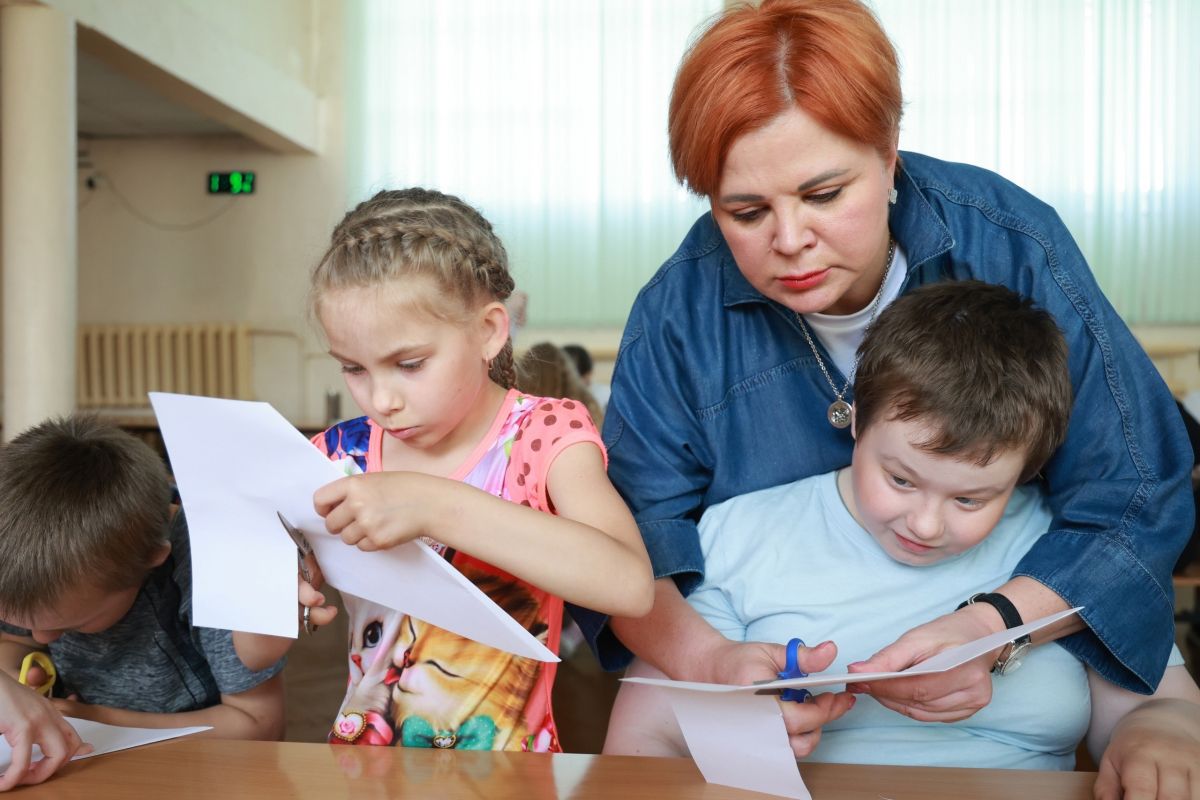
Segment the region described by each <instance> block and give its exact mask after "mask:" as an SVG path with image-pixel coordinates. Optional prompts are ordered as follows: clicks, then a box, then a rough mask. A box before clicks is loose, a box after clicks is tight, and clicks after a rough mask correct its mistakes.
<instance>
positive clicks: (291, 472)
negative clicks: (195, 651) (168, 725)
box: [150, 392, 558, 661]
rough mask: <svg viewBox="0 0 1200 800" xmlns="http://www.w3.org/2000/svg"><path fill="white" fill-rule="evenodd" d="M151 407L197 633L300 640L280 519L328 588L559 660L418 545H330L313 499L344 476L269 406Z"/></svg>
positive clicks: (173, 397)
mask: <svg viewBox="0 0 1200 800" xmlns="http://www.w3.org/2000/svg"><path fill="white" fill-rule="evenodd" d="M150 400H151V403H152V404H153V405H154V411H155V413H156V414H157V416H158V423H159V428H160V429H161V430H162V434H163V441H164V442H165V443H166V446H167V451H168V453H169V454H170V457H171V466H172V468H173V469H174V472H175V479H176V481H177V482H178V484H179V493H180V496H181V497H182V498H183V503H184V509H185V510H186V513H187V519H188V528H189V531H190V534H191V547H192V571H193V575H192V616H193V620H194V622H195V624H197V625H203V626H207V627H214V628H226V629H230V630H241V631H249V632H252V633H267V634H273V635H276V636H290V637H295V636H296V633H297V616H296V548H295V545H294V544H293V543H292V540H291V539H290V538H289V537H288V535H287V533H286V532H285V531H284V528H283V525H282V523H280V521H279V517H278V514H282V515H283V516H284V517H286V518H287V520H288V521H289V522H290V523H291V524H292V525H293V526H294V527H296V528H297V529H299V530H300V531H301V532H303V533H304V534H305V538H307V539H308V542H309V544H311V545H312V547H313V550H314V552H315V553H316V556H317V561H318V562H319V563H320V564H321V570H322V572H324V574H325V579H326V581H328V583H329V584H330V585H331V586H333V587H334V588H337V589H341V590H344V591H346V592H349V593H351V594H354V595H357V596H358V597H362V598H363V599H366V600H371V601H373V602H376V603H379V604H380V605H384V606H387V607H388V608H394V609H396V610H397V611H401V612H404V613H408V614H412V615H413V616H416V617H418V618H419V619H423V620H425V621H426V622H428V623H430V624H432V625H437V626H438V627H441V628H445V629H447V630H450V631H453V632H455V633H457V634H459V635H461V636H466V637H468V638H470V639H474V640H475V641H478V642H482V643H483V644H486V645H489V646H491V647H495V648H497V649H500V650H504V651H506V652H510V653H515V654H517V655H520V656H525V657H528V658H535V659H537V660H539V661H557V660H558V657H557V656H555V655H554V654H553V653H552V652H550V650H549V649H548V648H546V646H545V645H543V644H542V643H541V642H539V641H538V640H537V639H536V638H534V637H533V636H532V635H531V634H530V633H529V631H527V630H525V629H524V628H522V627H521V625H520V624H519V623H517V621H516V620H514V619H513V618H512V617H511V616H510V615H509V614H507V613H506V612H505V611H504V610H503V609H501V608H500V607H499V606H497V605H496V604H495V603H494V602H492V600H491V598H489V597H488V596H487V595H485V594H484V593H483V592H481V591H480V590H479V588H478V587H476V586H475V584H473V583H471V582H470V581H469V580H467V579H466V578H465V577H463V575H462V574H461V573H460V572H459V571H458V570H456V569H455V568H454V567H453V566H452V565H451V564H449V563H447V562H446V560H445V559H443V558H441V557H440V556H438V555H437V554H436V553H434V552H433V551H432V550H431V549H430V548H429V547H427V546H426V545H424V544H422V543H420V542H409V543H407V544H404V545H401V546H399V547H395V548H392V549H390V550H384V551H379V552H374V553H365V552H363V551H361V550H359V549H357V548H355V547H350V546H348V545H345V544H343V543H342V541H341V540H340V539H338V538H337V537H334V536H331V535H330V534H329V533H328V532H327V531H326V530H325V523H324V520H322V519H321V517H320V516H318V515H317V513H316V511H315V510H314V509H313V504H312V496H313V492H315V491H316V490H317V489H318V488H320V487H321V486H324V485H325V484H327V483H329V482H330V481H333V480H336V479H337V478H340V477H342V475H343V473H342V472H341V470H340V469H339V468H338V467H337V466H336V465H335V464H333V463H332V462H330V461H329V459H327V458H326V457H325V456H323V455H322V454H321V453H320V452H319V451H318V450H317V449H316V448H315V447H313V446H312V444H311V443H310V442H309V441H308V440H307V439H306V438H305V437H304V436H303V435H302V434H301V433H300V432H299V431H297V430H296V429H295V428H293V427H292V426H291V424H290V423H289V422H288V421H287V420H285V419H284V418H283V417H282V416H281V415H280V414H279V413H278V412H277V411H276V410H275V409H274V408H272V407H271V406H270V405H269V404H267V403H255V402H247V401H243V400H221V399H216V398H211V397H194V396H191V395H178V394H164V393H160V392H152V393H151V394H150Z"/></svg>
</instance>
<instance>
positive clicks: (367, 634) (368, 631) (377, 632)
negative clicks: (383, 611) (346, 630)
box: [363, 622, 383, 647]
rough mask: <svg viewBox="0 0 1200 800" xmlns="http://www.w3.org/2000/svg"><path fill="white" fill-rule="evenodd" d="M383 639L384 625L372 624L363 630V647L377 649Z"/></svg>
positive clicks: (380, 623) (379, 623)
mask: <svg viewBox="0 0 1200 800" xmlns="http://www.w3.org/2000/svg"><path fill="white" fill-rule="evenodd" d="M382 638H383V623H382V622H372V623H371V624H370V625H368V626H367V627H366V628H364V629H363V647H376V646H378V644H379V640H380V639H382Z"/></svg>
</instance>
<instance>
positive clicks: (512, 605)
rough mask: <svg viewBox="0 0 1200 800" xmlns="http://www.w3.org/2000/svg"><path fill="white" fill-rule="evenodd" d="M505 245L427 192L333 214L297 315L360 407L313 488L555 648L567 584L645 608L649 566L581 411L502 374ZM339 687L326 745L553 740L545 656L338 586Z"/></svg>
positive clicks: (585, 594)
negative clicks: (418, 546)
mask: <svg viewBox="0 0 1200 800" xmlns="http://www.w3.org/2000/svg"><path fill="white" fill-rule="evenodd" d="M512 291H513V279H512V276H511V275H510V274H509V272H508V260H507V255H506V254H505V251H504V247H503V245H502V244H501V243H500V240H499V239H498V238H497V236H496V234H495V233H494V232H493V231H492V227H491V225H490V224H489V223H488V222H487V220H485V219H484V218H483V217H482V216H481V215H480V214H479V212H478V211H476V210H475V209H473V208H471V207H470V206H468V205H467V204H465V203H463V202H462V201H461V200H459V199H458V198H457V197H453V196H450V195H445V194H442V193H440V192H436V191H431V190H426V189H405V190H399V191H386V192H381V193H379V194H377V195H375V197H373V198H371V199H370V200H368V201H366V202H365V203H362V204H360V205H359V206H358V207H357V208H355V209H354V210H353V211H351V212H350V213H349V214H347V215H346V217H345V219H343V220H342V222H341V223H340V224H339V225H338V226H337V228H336V229H335V230H334V233H333V237H332V241H331V242H330V246H329V250H328V252H327V253H326V254H325V257H324V258H323V259H322V260H321V262H320V263H319V264H318V265H317V268H316V269H315V270H314V271H313V274H312V281H311V286H310V298H309V307H310V312H311V313H312V314H313V315H314V316H315V317H316V319H317V320H318V321H319V323H320V326H321V328H322V329H323V331H324V333H325V336H326V338H327V340H328V342H329V352H330V354H331V355H333V357H334V358H336V359H337V360H338V362H339V363H340V364H341V365H342V372H343V374H344V375H345V379H346V385H347V387H348V388H349V390H350V394H351V396H352V397H353V398H354V401H355V402H356V403H357V404H358V405H359V407H360V408H361V409H362V410H363V412H364V413H365V416H363V417H360V418H358V419H354V420H350V421H347V422H342V423H339V424H337V425H334V426H333V427H331V428H330V429H328V430H327V431H325V432H324V433H322V434H319V435H318V436H316V437H314V439H313V443H314V444H316V446H317V447H318V448H320V449H321V450H322V451H323V452H324V453H326V454H327V455H328V456H329V457H330V458H331V459H342V458H346V457H349V458H353V459H354V460H355V461H356V462H357V464H358V466H359V467H360V468H361V469H362V471H363V473H364V474H362V475H354V476H351V477H348V478H343V479H341V480H338V481H335V482H334V483H331V484H329V485H328V486H325V487H323V488H322V489H321V490H319V491H318V492H317V493H316V495H315V497H314V503H315V505H316V508H317V510H318V512H319V513H320V514H321V515H322V516H323V517H324V518H325V524H326V527H327V528H328V529H329V531H330V532H331V533H334V534H338V535H340V536H341V538H342V539H343V540H344V541H345V542H347V543H348V544H353V545H356V546H358V547H359V548H360V549H363V550H377V549H381V548H385V547H393V546H395V545H398V544H401V543H403V542H407V541H410V540H412V539H415V538H418V537H421V538H423V539H424V540H425V541H426V542H427V543H428V544H430V545H432V546H433V547H435V548H436V549H437V550H438V551H439V552H440V553H442V554H443V555H444V556H445V558H446V559H447V560H449V561H450V562H451V563H453V564H454V565H455V566H456V567H457V568H458V569H459V570H460V571H462V572H463V573H464V574H465V575H466V576H467V577H468V578H470V579H471V580H472V581H473V582H474V583H475V584H476V585H477V586H479V588H480V589H481V590H483V591H484V592H486V593H487V594H488V595H489V596H491V597H492V598H493V599H494V600H496V602H497V604H499V605H500V606H501V607H502V608H504V609H506V610H508V611H509V613H511V614H512V615H513V616H514V618H516V619H517V621H518V622H520V623H521V624H522V625H524V626H525V627H526V628H527V629H529V630H530V632H531V633H533V634H534V635H535V636H537V637H539V638H540V639H541V640H542V641H543V642H544V643H545V644H546V646H547V647H549V648H550V649H551V650H554V651H557V649H558V638H559V631H560V628H561V624H562V614H563V600H564V599H565V600H567V601H569V602H571V603H574V604H577V605H581V606H585V607H587V608H591V609H596V610H597V611H600V612H602V613H607V614H616V615H622V616H624V615H628V616H639V615H641V614H644V613H645V612H646V611H647V610H648V609H649V608H650V603H651V599H652V592H653V582H652V578H651V574H650V564H649V560H648V558H647V556H646V551H645V549H644V547H643V546H642V542H641V537H640V536H639V534H638V530H637V527H636V526H635V524H634V522H633V518H632V517H631V516H630V514H629V511H628V510H627V509H626V508H625V504H624V503H623V502H622V500H621V498H620V497H619V495H617V493H616V491H615V490H614V489H613V487H612V485H611V484H610V483H609V481H608V477H607V475H606V474H605V465H606V454H605V451H604V447H603V445H602V444H601V443H600V438H599V435H598V434H597V432H596V429H595V426H594V425H593V424H592V420H591V418H590V417H589V416H588V413H587V410H586V409H585V408H584V407H583V406H582V404H580V403H577V402H575V401H571V400H559V399H548V398H541V397H533V396H529V395H526V394H522V393H520V392H518V391H517V390H516V389H515V388H514V384H515V369H514V365H513V354H512V343H511V341H510V340H509V334H508V313H507V311H506V310H505V306H504V301H505V299H506V298H507V297H508V296H509V294H510V293H511V292H512ZM346 605H347V611H348V612H349V616H350V620H349V624H350V631H351V637H350V640H351V641H350V646H351V653H350V683H349V689H348V691H347V695H346V700H345V701H344V702H343V705H342V709H341V711H340V713H339V715H338V719H337V720H336V722H335V723H334V728H333V731H332V732H331V734H330V741H334V742H348V743H358V744H405V745H410V746H426V747H458V748H477V749H496V750H536V751H554V750H558V749H560V748H559V746H558V739H557V736H556V734H555V728H554V719H553V716H552V714H551V709H550V689H551V685H552V683H553V680H554V671H555V666H554V665H553V664H542V663H540V662H535V661H531V660H529V659H525V658H519V657H516V656H512V655H509V654H507V653H502V652H500V651H497V650H494V649H491V648H487V647H484V646H482V645H479V644H476V643H474V642H469V641H467V640H465V639H462V638H461V637H459V636H456V635H454V634H451V633H449V632H448V631H444V630H441V629H439V628H436V627H433V626H430V625H428V624H426V623H425V622H423V621H421V620H418V619H415V618H413V617H410V616H408V615H404V614H401V613H399V612H392V611H389V610H387V609H381V608H379V607H378V606H373V605H372V604H368V603H364V602H363V601H361V600H359V599H357V598H353V597H349V596H347V597H346Z"/></svg>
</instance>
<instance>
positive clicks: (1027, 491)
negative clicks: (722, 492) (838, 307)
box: [688, 472, 1182, 770]
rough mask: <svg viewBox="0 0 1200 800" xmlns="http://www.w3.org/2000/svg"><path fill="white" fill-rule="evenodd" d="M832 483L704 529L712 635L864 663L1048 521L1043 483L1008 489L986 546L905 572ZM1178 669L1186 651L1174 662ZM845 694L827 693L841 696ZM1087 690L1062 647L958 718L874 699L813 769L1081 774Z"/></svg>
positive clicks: (965, 592)
mask: <svg viewBox="0 0 1200 800" xmlns="http://www.w3.org/2000/svg"><path fill="white" fill-rule="evenodd" d="M836 476H837V474H836V473H833V472H830V473H826V474H824V475H817V476H814V477H812V478H806V479H804V480H801V481H797V482H795V483H790V484H785V485H783V486H777V487H774V488H771V489H764V490H762V491H758V492H752V493H749V494H745V495H740V496H738V497H734V498H732V499H730V500H727V501H726V502H724V503H721V504H719V505H715V506H711V507H710V508H709V509H708V510H707V511H705V512H704V516H703V517H702V518H701V520H700V525H699V529H700V544H701V547H702V549H703V552H704V563H705V579H704V583H703V584H701V586H700V587H699V588H698V589H696V591H695V592H693V593H692V594H691V595H690V596H689V597H688V602H690V603H691V604H692V605H693V606H694V607H695V608H696V610H697V611H699V612H700V613H701V614H702V615H703V616H704V618H705V619H707V620H708V621H709V622H710V623H711V624H712V625H713V627H715V628H716V629H717V630H719V631H721V632H722V633H723V634H724V635H725V636H726V637H727V638H729V639H734V640H738V641H766V642H786V641H788V640H789V639H791V638H792V637H796V636H798V637H800V638H802V639H803V640H804V641H805V642H807V643H808V644H814V645H815V644H817V643H819V642H822V641H825V640H826V639H832V640H833V641H834V643H836V644H837V646H838V657H837V660H836V661H834V663H833V665H832V666H831V667H830V668H829V671H831V672H844V671H845V669H846V665H847V664H849V663H851V662H854V661H861V660H864V659H867V658H869V657H870V656H871V655H873V654H874V653H876V652H877V651H878V650H880V649H882V648H883V647H884V646H886V645H889V644H891V643H892V642H894V641H895V640H896V639H897V638H899V637H900V635H901V634H903V633H904V632H905V631H908V630H910V629H911V628H914V627H916V626H918V625H921V624H923V623H925V622H929V621H930V620H932V619H935V618H936V617H939V616H941V615H943V614H947V613H949V612H951V611H953V610H954V609H955V608H956V607H957V606H958V604H959V603H961V602H962V601H963V600H965V599H966V598H968V597H970V596H971V595H972V594H975V593H976V592H986V591H991V590H992V589H994V588H995V587H997V586H999V585H1000V584H1002V583H1004V582H1005V581H1007V580H1008V579H1009V577H1010V576H1011V573H1012V570H1013V568H1014V567H1015V566H1016V564H1017V562H1018V561H1020V559H1021V557H1022V556H1024V555H1025V553H1027V552H1028V551H1029V548H1030V546H1031V545H1032V543H1033V541H1034V540H1035V539H1037V538H1038V536H1040V535H1041V534H1042V533H1043V532H1045V531H1046V530H1047V529H1048V528H1049V525H1050V519H1051V515H1050V511H1049V509H1048V508H1047V506H1046V503H1045V500H1044V497H1043V494H1042V492H1041V490H1040V489H1039V488H1038V487H1035V486H1023V487H1018V489H1017V490H1016V491H1015V492H1014V493H1013V496H1012V498H1011V499H1010V500H1009V503H1008V507H1007V508H1006V509H1005V513H1004V516H1003V518H1002V519H1001V520H1000V523H999V524H998V525H997V526H996V528H995V530H994V531H993V532H992V533H991V535H989V536H988V538H986V539H984V540H983V541H982V542H981V543H979V544H978V545H976V546H975V547H973V548H971V549H970V550H968V551H966V552H964V553H961V554H959V555H957V556H955V557H953V558H949V559H946V560H945V561H941V562H938V563H937V564H933V565H931V566H924V567H914V566H909V565H907V564H901V563H900V562H898V561H895V560H893V559H892V558H891V557H890V556H888V555H887V554H886V553H885V552H884V551H883V550H882V549H881V548H880V547H879V545H878V544H877V543H876V542H875V540H874V539H873V538H872V537H871V535H870V534H869V533H868V532H867V531H865V530H863V528H862V527H861V526H859V524H858V523H857V522H855V520H854V518H853V517H852V516H851V515H850V512H849V510H848V509H847V508H846V506H845V504H844V503H843V502H842V499H841V496H840V495H839V494H838V490H837V477H836ZM1177 663H1182V657H1181V656H1180V655H1179V653H1178V651H1175V652H1173V653H1172V664H1173V665H1174V664H1177ZM840 688H841V687H830V689H831V690H833V689H840ZM1090 716H1091V695H1090V692H1089V690H1088V681H1087V674H1086V671H1085V669H1084V666H1083V664H1082V663H1080V662H1079V661H1078V660H1077V659H1075V658H1074V657H1073V656H1071V655H1070V654H1069V653H1067V651H1065V650H1063V649H1062V648H1061V647H1058V646H1057V645H1054V644H1048V645H1042V646H1040V647H1035V648H1033V650H1032V651H1031V652H1028V653H1026V655H1025V657H1024V659H1023V660H1022V663H1021V666H1020V668H1019V669H1018V670H1016V671H1015V672H1012V673H1010V674H1007V675H1003V676H993V677H992V700H991V702H990V703H989V704H988V705H987V706H986V707H985V708H983V709H982V710H980V711H979V712H977V713H976V714H974V715H973V716H971V717H969V718H967V719H965V720H962V721H960V722H957V723H953V724H947V723H940V722H939V723H925V722H917V721H916V720H913V719H910V718H909V717H906V716H904V715H902V714H899V713H896V712H894V711H891V710H889V709H887V708H884V707H883V706H881V705H880V704H879V703H878V702H876V701H875V700H874V698H872V697H870V696H868V695H858V702H857V703H856V704H855V706H854V708H853V709H851V710H850V711H849V712H848V713H847V714H846V715H845V716H843V717H842V718H841V719H839V720H836V721H834V722H832V723H830V724H829V725H826V726H825V727H824V729H823V732H822V734H821V741H820V744H819V745H818V746H817V748H816V750H815V751H814V752H813V753H812V754H811V755H810V756H808V758H807V759H805V760H809V761H831V762H840V763H855V764H864V763H866V764H903V765H921V766H938V767H943V766H945V767H989V768H1011V769H1038V770H1048V769H1073V768H1074V766H1075V749H1076V747H1077V745H1078V744H1079V741H1080V740H1081V739H1082V738H1083V737H1084V734H1085V733H1086V732H1087V728H1088V722H1089V719H1090Z"/></svg>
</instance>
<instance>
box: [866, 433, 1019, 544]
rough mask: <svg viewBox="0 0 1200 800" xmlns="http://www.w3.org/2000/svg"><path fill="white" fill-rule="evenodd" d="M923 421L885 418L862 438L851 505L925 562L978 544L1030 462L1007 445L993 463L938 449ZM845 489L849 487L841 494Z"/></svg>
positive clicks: (871, 526) (872, 527)
mask: <svg viewBox="0 0 1200 800" xmlns="http://www.w3.org/2000/svg"><path fill="white" fill-rule="evenodd" d="M928 438H929V431H928V430H927V428H926V427H925V426H924V425H923V424H922V423H921V422H920V421H916V420H914V421H908V422H904V421H900V420H892V419H881V420H879V421H876V422H873V423H872V424H871V427H870V428H868V429H867V431H866V432H865V433H864V434H863V435H862V436H859V437H857V440H856V442H855V445H854V460H853V464H852V466H851V468H850V480H851V485H852V487H853V494H852V497H850V498H848V501H849V502H848V505H849V506H850V512H851V514H853V515H854V518H855V519H856V520H857V521H858V523H859V524H860V525H862V526H863V527H864V528H866V529H867V531H868V532H869V533H870V534H871V536H872V537H873V538H874V539H875V541H876V542H878V543H879V546H880V547H882V548H883V551H884V552H885V553H887V554H888V555H889V556H891V557H892V558H894V559H895V560H897V561H899V562H901V563H904V564H912V565H913V566H926V565H929V564H934V563H936V562H938V561H941V560H943V559H945V558H949V557H951V556H954V555H958V554H959V553H961V552H963V551H965V550H968V549H970V548H971V547H974V546H975V545H977V544H979V543H980V542H981V541H983V540H984V539H985V538H986V537H987V535H988V534H989V533H991V532H992V529H993V528H994V527H996V523H998V522H999V521H1000V517H1001V516H1002V515H1003V514H1004V507H1005V505H1007V503H1008V498H1009V497H1010V496H1011V495H1012V492H1013V489H1014V488H1016V485H1017V481H1018V480H1019V479H1020V476H1021V472H1022V471H1023V470H1024V468H1025V454H1024V453H1020V452H1012V451H1006V452H1001V453H1000V454H998V455H997V456H996V457H995V458H994V459H993V460H992V462H991V463H990V464H987V465H985V466H979V465H978V464H975V463H974V462H973V461H970V460H967V461H962V460H958V459H957V458H955V457H953V456H946V455H937V454H934V453H930V452H928V451H926V450H922V449H920V448H919V447H917V446H916V445H915V444H914V442H923V441H926V440H927V439H928ZM843 494H845V493H843Z"/></svg>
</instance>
